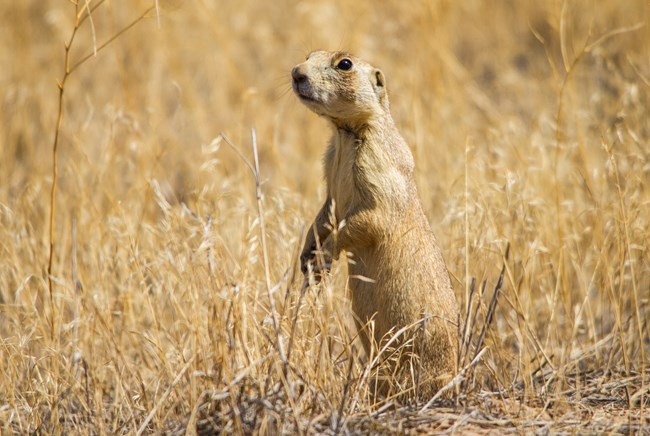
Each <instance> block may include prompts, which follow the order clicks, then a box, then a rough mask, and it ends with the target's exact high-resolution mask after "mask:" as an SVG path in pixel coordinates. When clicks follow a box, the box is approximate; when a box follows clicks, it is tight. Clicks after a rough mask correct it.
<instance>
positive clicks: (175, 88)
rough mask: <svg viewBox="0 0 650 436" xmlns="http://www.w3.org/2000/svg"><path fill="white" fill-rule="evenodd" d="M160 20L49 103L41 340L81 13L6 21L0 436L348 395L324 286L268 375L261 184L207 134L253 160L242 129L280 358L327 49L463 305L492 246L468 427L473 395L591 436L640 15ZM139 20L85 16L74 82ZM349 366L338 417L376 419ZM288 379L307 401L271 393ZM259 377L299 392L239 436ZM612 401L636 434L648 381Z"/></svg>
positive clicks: (287, 425)
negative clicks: (407, 165)
mask: <svg viewBox="0 0 650 436" xmlns="http://www.w3.org/2000/svg"><path fill="white" fill-rule="evenodd" d="M82 3H83V2H82ZM89 3H90V4H91V5H92V4H95V3H96V2H94V1H90V2H89ZM158 5H159V8H158V11H157V13H155V12H154V13H152V14H150V18H148V19H146V20H144V21H142V22H140V23H138V24H137V25H136V26H135V27H134V28H133V29H131V30H130V31H129V32H127V33H125V34H124V35H122V36H120V38H119V39H117V40H116V41H114V42H113V43H111V44H110V45H109V46H108V47H107V48H106V49H105V50H103V51H101V52H99V54H98V55H97V56H96V57H95V58H91V59H90V60H89V61H88V62H86V63H85V64H83V65H82V66H81V67H80V68H79V69H78V70H76V71H75V72H74V73H73V74H72V76H71V77H70V80H69V81H68V83H67V84H66V88H65V99H64V103H65V111H64V119H63V125H62V128H61V139H60V141H61V142H60V146H59V152H58V156H59V189H58V193H57V209H56V227H55V230H56V231H55V235H56V238H55V258H54V259H55V262H54V269H53V275H54V279H55V283H56V285H55V294H54V300H55V307H56V308H57V309H56V313H55V315H54V316H55V317H56V322H55V331H54V332H52V331H51V318H52V307H51V305H50V303H49V295H48V291H47V275H46V267H47V260H48V244H49V240H48V225H49V210H50V203H49V190H50V188H51V184H52V173H51V165H52V156H51V153H52V150H51V147H52V140H53V136H54V130H55V122H56V109H57V92H58V90H57V85H56V83H57V82H56V81H57V80H60V79H61V78H62V77H63V58H64V41H67V40H68V38H69V35H70V32H71V31H72V28H73V25H74V17H75V6H74V4H72V3H69V2H62V1H51V0H48V1H22V2H3V3H2V4H0V14H1V15H2V16H3V17H4V20H5V23H6V24H5V25H4V26H2V27H1V28H0V47H1V48H0V64H1V65H2V66H3V68H2V69H0V97H1V98H2V101H1V105H0V141H1V143H0V336H1V338H2V339H1V340H2V347H0V349H1V350H2V351H1V352H2V361H3V366H4V368H5V370H4V371H3V374H1V375H0V422H1V423H2V425H3V426H4V427H5V429H7V430H9V429H11V430H13V431H19V432H28V431H30V432H31V431H35V430H37V429H40V430H45V431H55V430H58V431H61V430H62V429H64V430H66V429H67V430H70V429H75V430H79V431H88V429H92V428H95V429H100V430H101V431H107V432H110V433H114V432H123V431H136V430H137V429H138V427H140V425H142V423H143V422H145V417H147V415H148V414H149V413H150V412H151V411H152V410H153V411H154V413H153V415H152V416H151V418H150V422H149V421H147V422H148V423H149V426H150V427H148V429H149V430H161V429H164V428H168V427H169V426H170V425H173V424H170V423H178V425H180V426H184V425H187V424H188V422H189V424H193V423H196V422H199V421H200V419H201V417H203V418H205V417H209V416H213V417H214V416H220V417H221V418H219V419H221V421H219V425H221V426H223V428H225V429H230V430H231V431H249V430H251V429H257V430H258V431H265V430H266V431H271V430H273V429H276V430H278V429H284V430H286V431H296V430H297V429H300V430H307V429H312V430H314V429H317V428H318V427H314V426H315V425H316V424H314V423H318V422H319V420H321V421H323V420H327V419H330V418H331V417H332V416H334V415H336V411H337V410H338V404H339V403H340V402H341V396H342V395H343V391H344V388H343V387H344V385H345V383H346V380H348V374H347V369H348V364H347V363H342V362H344V361H345V359H347V358H350V357H351V356H353V355H354V352H353V351H352V347H351V346H350V337H351V335H352V334H353V333H351V332H350V331H349V328H348V327H347V326H348V321H346V320H347V319H348V318H349V317H348V315H347V311H349V307H348V306H347V305H341V304H339V302H340V301H344V300H341V298H342V296H343V295H344V292H345V290H344V280H343V277H342V274H341V272H340V271H338V272H337V273H336V274H337V275H338V276H339V279H338V280H335V281H333V282H332V284H331V285H330V286H328V287H327V288H326V289H325V291H324V292H321V293H308V294H307V296H306V297H305V302H304V303H301V304H304V305H305V306H304V307H303V308H302V309H300V310H301V312H299V316H297V317H296V320H297V321H296V323H297V324H296V331H297V336H296V337H295V338H294V339H293V347H294V350H293V353H294V354H293V356H294V357H293V358H292V360H293V361H294V366H295V367H294V369H293V370H292V371H294V372H292V373H291V374H292V375H291V376H286V377H285V376H284V375H283V372H282V370H281V368H280V367H281V365H279V363H278V359H279V355H278V353H277V352H276V351H275V350H274V346H273V343H272V341H270V340H269V337H273V334H274V333H273V332H272V328H271V327H270V326H269V323H268V322H265V321H264V319H265V317H266V320H267V321H268V319H269V318H268V316H267V315H268V313H269V310H270V309H269V307H270V306H269V301H268V298H267V295H266V292H265V285H264V282H265V272H264V267H263V261H262V251H261V250H262V247H261V244H260V238H259V224H260V222H259V216H258V211H257V205H256V200H255V185H254V181H253V178H252V176H251V174H250V172H249V171H248V169H247V168H246V166H245V165H244V164H243V162H242V161H241V160H240V159H239V158H238V157H237V155H236V154H235V153H234V152H233V151H232V150H231V149H230V148H229V147H227V146H225V145H224V143H223V141H221V142H220V141H219V140H218V139H217V138H218V135H219V134H220V133H221V132H224V133H225V134H226V135H228V137H229V138H231V139H232V140H233V142H234V143H236V144H237V145H238V146H239V147H240V149H241V150H242V151H243V152H244V153H245V154H246V156H248V157H249V158H250V159H252V153H251V129H252V128H254V129H255V132H256V134H257V143H258V147H259V158H260V172H261V176H262V180H263V182H264V183H263V185H262V189H263V191H264V194H265V197H264V218H265V221H266V222H265V224H266V231H267V245H268V247H267V248H268V251H269V256H270V264H269V267H270V280H271V283H272V284H273V285H276V284H278V285H279V288H278V289H279V290H278V291H277V292H276V293H275V299H276V300H277V304H278V314H279V315H278V316H279V322H280V330H281V335H282V337H283V338H284V339H285V340H286V339H287V338H288V337H289V336H290V332H291V326H292V319H293V314H294V313H295V311H296V307H298V302H297V301H298V293H299V285H300V280H298V281H297V282H296V283H294V282H293V281H292V279H291V274H290V272H291V271H290V267H291V266H294V265H295V253H296V250H297V247H298V246H299V245H300V243H301V241H300V234H301V229H302V228H303V226H304V225H308V224H309V223H310V222H311V219H312V218H313V215H314V214H315V212H316V211H317V209H318V206H319V204H320V203H321V202H322V200H323V195H324V192H323V186H322V182H321V180H322V177H321V168H320V156H321V154H322V152H323V151H324V147H325V143H326V140H327V136H328V127H327V125H326V123H325V122H324V121H323V120H320V119H318V118H317V117H316V116H314V115H313V114H312V113H311V112H309V111H308V110H306V109H305V108H304V107H302V106H301V105H300V103H299V102H298V101H297V100H296V99H295V97H294V96H293V94H292V92H291V87H290V76H289V71H290V69H291V68H292V66H293V65H295V64H297V63H299V62H301V61H302V59H304V57H305V55H306V54H307V53H308V52H309V51H311V50H315V49H329V50H338V49H345V50H348V51H351V52H353V53H355V54H357V55H359V56H360V57H363V58H364V59H366V60H368V61H370V62H371V63H373V64H374V65H376V66H378V67H379V68H381V69H382V70H383V71H384V73H385V75H386V77H387V84H388V90H389V96H390V100H391V107H392V113H393V116H394V118H395V120H396V123H397V125H398V126H399V128H400V131H401V133H402V135H403V136H404V137H405V139H406V140H407V142H408V143H409V144H410V146H411V149H412V151H413V153H414V155H415V157H416V177H417V183H418V188H419V191H420V196H421V198H422V202H423V205H424V208H425V211H426V213H427V215H428V217H429V218H430V222H431V225H432V228H433V230H434V232H435V233H436V234H437V236H438V239H439V240H440V241H441V244H442V246H443V251H444V253H445V256H446V259H447V262H448V266H449V269H450V271H451V273H452V275H453V277H454V286H455V288H456V290H457V295H458V298H459V301H460V302H461V304H462V305H463V306H465V305H466V303H467V290H468V283H469V280H470V278H471V277H476V278H477V279H478V280H479V282H481V281H483V280H487V282H488V284H489V286H488V288H491V287H493V285H494V282H495V281H496V279H497V277H498V273H499V270H500V268H501V264H502V263H503V261H504V259H503V255H504V252H505V247H506V244H507V243H510V247H511V248H510V256H509V258H508V259H507V261H506V266H507V268H506V280H505V286H504V294H503V296H502V299H501V301H500V302H499V308H498V310H497V316H496V319H495V324H494V325H493V329H492V332H491V333H490V335H489V337H488V345H489V347H490V349H489V351H488V353H487V355H486V358H485V359H484V362H483V364H482V366H481V369H480V370H479V371H478V373H477V377H476V379H475V383H474V384H473V385H472V386H471V387H469V388H467V389H466V390H465V394H466V397H464V398H466V399H467V401H469V402H470V403H471V404H473V405H474V406H475V407H479V408H480V407H481V406H479V405H477V404H479V403H478V402H474V403H472V402H471V401H473V400H472V398H475V397H472V395H478V393H480V392H482V391H499V392H500V393H501V394H500V395H501V397H502V398H516V399H519V400H520V401H522V402H523V403H525V404H527V405H528V406H530V407H542V406H543V409H544V410H543V411H542V412H543V413H550V412H549V411H548V409H549V408H550V406H549V404H553V407H554V409H553V410H554V412H553V413H551V415H550V417H549V419H551V418H554V419H555V418H557V417H558V416H564V415H563V414H565V413H569V412H571V413H574V412H575V413H577V416H578V418H576V419H577V423H578V424H577V425H578V426H579V425H581V424H584V425H587V424H586V422H587V420H586V418H585V416H586V415H585V414H584V410H578V411H576V410H577V409H576V407H578V406H576V405H575V404H576V399H579V398H580V397H581V395H587V391H585V389H586V386H587V385H588V383H587V381H586V380H582V381H580V380H581V379H580V374H588V373H589V374H590V373H595V372H598V374H599V375H598V377H599V378H598V380H601V381H602V382H603V383H604V382H605V381H607V382H610V383H611V382H612V380H614V381H616V380H619V381H620V380H631V377H633V375H634V374H645V373H646V371H645V370H646V367H647V359H648V356H647V354H648V352H649V351H650V340H649V336H648V324H647V320H648V319H649V318H650V302H649V299H650V252H649V248H648V247H649V246H650V230H649V229H650V144H649V140H650V117H649V116H648V108H649V107H650V26H649V25H648V24H649V19H650V5H649V4H648V3H647V2H644V1H642V0H629V1H626V2H619V1H615V0H611V1H609V0H607V1H605V0H603V1H584V0H579V1H570V2H563V1H559V0H548V1H544V2H537V1H520V2H514V1H506V0H503V1H499V2H489V3H488V2H480V1H472V0H468V1H463V2H454V1H448V0H438V1H416V2H399V1H387V2H383V3H381V4H378V3H377V2H370V1H356V2H344V1H314V2H295V1H285V0H281V1H277V2H267V3H260V2H254V1H248V0H240V1H237V2H234V1H221V2H209V1H199V2H192V3H191V4H189V3H186V2H180V1H163V0H161V1H159V2H158ZM149 6H151V2H146V1H140V0H138V1H132V2H126V1H118V0H113V1H109V2H106V3H105V4H103V5H102V6H100V7H99V8H98V9H97V10H96V11H95V12H93V14H92V20H87V21H86V22H85V23H84V25H83V27H82V28H81V30H80V33H79V35H78V37H77V39H76V41H75V44H74V45H73V47H72V49H71V56H72V60H73V63H74V62H75V60H77V59H80V58H81V57H82V56H84V55H86V54H88V53H91V52H92V50H93V46H94V45H99V44H102V43H103V42H104V41H107V40H108V39H109V38H110V37H111V36H112V35H114V34H115V33H116V32H118V31H119V30H120V29H122V28H123V27H124V26H126V25H127V24H128V23H130V22H131V21H132V20H133V19H134V18H136V17H137V16H138V15H139V14H140V13H142V11H144V10H145V9H146V8H147V7H149ZM94 41H96V42H95V43H94ZM285 290H286V292H285ZM255 295H258V296H259V297H258V299H257V301H255V300H254V296H255ZM483 311H484V306H481V307H479V313H483ZM479 318H480V316H479ZM324 344H325V345H324ZM333 344H338V345H337V346H334V345H333ZM337 347H338V348H337ZM327 350H329V351H327ZM333 350H343V351H340V352H341V353H343V354H342V356H343V357H341V355H338V357H337V356H336V354H337V353H338V351H337V352H334V351H333ZM332 353H334V355H332ZM346 356H347V357H346ZM335 357H336V358H335ZM187 362H189V363H187ZM186 365H187V367H186ZM183 368H185V369H183ZM352 368H353V372H352V374H353V376H354V377H353V379H354V380H357V384H356V385H355V386H356V387H355V389H357V394H358V401H357V400H355V401H354V402H352V404H350V403H347V404H345V401H344V402H343V403H344V405H345V407H343V406H341V407H342V409H341V410H343V412H344V413H345V414H348V415H350V416H353V415H354V414H357V413H362V414H363V413H366V412H368V411H371V410H376V407H379V406H377V405H375V404H373V402H372V401H371V400H370V399H369V397H368V395H366V394H367V392H366V391H365V390H364V389H366V388H365V387H364V386H365V385H364V384H363V383H362V382H361V381H358V377H360V376H361V374H362V372H363V369H364V366H363V359H362V358H361V359H360V360H355V364H354V365H353V367H352ZM179 374H180V375H179ZM242 374H245V376H244V375H242ZM177 375H179V377H180V378H179V379H178V380H177V381H176V382H174V380H175V379H176V378H177ZM542 375H543V377H542ZM540 377H542V378H541V379H540ZM594 377H595V376H594ZM246 380H247V381H246ZM296 380H299V381H300V383H303V384H304V385H305V386H307V387H308V388H307V391H309V392H311V393H312V396H311V397H309V398H307V397H308V396H307V395H305V396H300V395H297V394H296V396H295V397H292V395H293V394H291V395H290V394H289V392H293V391H292V389H293V384H292V383H293V382H295V381H296ZM590 380H591V379H590ZM242 383H244V384H245V386H246V389H244V387H241V386H242ZM275 383H280V384H281V385H282V386H284V388H283V389H286V395H287V398H291V401H292V402H293V403H292V404H293V405H292V407H291V412H290V413H289V412H286V413H284V414H282V413H279V412H277V410H275V411H273V410H266V409H264V410H263V411H261V412H260V411H258V416H259V417H260V418H259V419H258V420H256V421H254V424H250V423H248V424H247V423H246V420H245V419H243V418H237V417H236V415H237V413H235V412H234V410H236V407H235V406H234V404H236V403H237V402H238V401H239V402H240V403H241V402H242V401H244V400H241V398H242V397H241V392H243V391H246V392H248V394H247V395H249V397H251V398H252V396H254V395H253V394H251V393H250V391H251V389H252V390H253V391H256V392H258V395H259V396H260V397H263V396H264V395H267V390H268V389H270V388H269V387H270V386H271V387H272V386H274V385H275ZM621 383H622V384H620V386H619V385H617V386H619V387H621V386H623V387H625V390H624V391H622V390H614V388H612V390H610V391H608V393H607V395H609V396H610V397H612V398H615V399H616V401H619V402H620V404H622V406H621V408H622V410H624V411H626V412H625V413H626V414H628V415H627V416H628V417H629V416H638V413H639V411H638V408H639V407H642V405H643V404H644V401H643V398H644V395H645V398H647V396H648V393H647V389H648V379H647V377H646V376H645V375H643V376H642V377H641V381H640V384H637V385H627V384H625V383H623V382H621ZM170 386H173V387H170ZM234 386H238V389H239V388H241V389H240V390H241V392H240V397H235V394H234V393H233V392H234V391H235V389H234ZM251 386H253V387H254V388H253V387H251ZM167 389H169V392H168V396H165V395H163V394H164V393H165V392H166V390H167ZM617 389H618V388H617ZM280 390H281V391H282V389H280ZM215 392H217V393H218V392H222V393H223V395H226V397H227V398H230V401H231V402H230V403H228V401H227V400H215V398H220V397H218V395H217V394H215ZM282 392H284V391H282ZM364 392H366V394H364ZM590 392H591V391H590ZM644 392H645V393H644ZM276 393H277V392H276ZM215 395H216V397H215ZM278 395H279V394H278ZM635 395H636V396H635ZM249 397H246V398H249ZM283 398H285V397H283ZM285 400H286V398H285V399H284V400H283V401H285ZM286 401H288V400H286ZM244 402H245V401H244ZM283 404H284V403H283ZM508 404H509V403H508ZM577 404H580V403H579V401H578V403H577ZM616 404H619V403H616ZM373 407H374V408H375V409H373ZM644 407H647V405H646V406H644ZM578 409H579V407H578ZM542 412H540V413H542ZM500 413H503V414H505V415H508V416H521V413H523V412H522V411H521V408H517V407H514V406H513V407H510V406H508V407H504V409H503V410H502V411H501V412H500ZM581 413H582V414H581ZM635 413H637V415H635ZM641 413H642V411H641ZM317 416H318V417H319V418H313V420H312V421H310V419H312V417H317ZM538 416H541V415H538ZM328 417H329V418H328ZM238 419H239V421H238ZM565 421H566V420H565ZM328 422H329V421H328ZM251 425H252V427H251ZM646 425H648V424H647V422H646ZM274 426H275V427H274ZM291 426H293V427H291Z"/></svg>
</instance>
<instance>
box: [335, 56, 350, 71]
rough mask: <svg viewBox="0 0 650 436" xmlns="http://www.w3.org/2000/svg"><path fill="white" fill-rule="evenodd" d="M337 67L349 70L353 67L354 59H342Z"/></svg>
mask: <svg viewBox="0 0 650 436" xmlns="http://www.w3.org/2000/svg"><path fill="white" fill-rule="evenodd" d="M336 68H338V69H339V70H343V71H347V70H349V69H350V68H352V61H351V60H350V59H341V61H340V62H339V63H338V65H337V66H336Z"/></svg>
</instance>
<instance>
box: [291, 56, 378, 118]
mask: <svg viewBox="0 0 650 436" xmlns="http://www.w3.org/2000/svg"><path fill="white" fill-rule="evenodd" d="M291 77H292V79H293V80H292V85H293V90H294V92H295V93H296V95H297V96H298V98H299V99H300V101H302V102H303V103H304V104H305V105H306V106H307V107H308V108H309V109H311V110H312V111H314V112H315V113H317V114H318V115H322V116H324V117H327V118H329V119H330V120H332V121H333V122H334V123H335V124H349V125H356V124H363V123H365V122H367V121H368V120H369V119H370V118H373V117H376V116H378V115H380V114H384V113H386V112H388V96H387V94H386V81H385V79H384V73H382V72H381V70H379V69H377V68H374V67H373V66H372V65H370V64H368V63H367V62H365V61H363V60H361V59H359V58H357V57H355V56H352V55H351V54H349V53H346V52H328V51H315V52H312V53H310V54H309V55H308V56H307V59H306V60H305V62H303V63H301V64H298V65H296V66H295V67H294V68H293V70H292V71H291Z"/></svg>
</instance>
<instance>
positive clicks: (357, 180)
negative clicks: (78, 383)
mask: <svg viewBox="0 0 650 436" xmlns="http://www.w3.org/2000/svg"><path fill="white" fill-rule="evenodd" d="M344 59H347V60H349V61H350V62H351V64H352V67H351V68H350V69H348V70H345V67H346V66H347V64H345V63H343V64H341V61H342V60H344ZM342 67H343V68H342ZM292 77H293V88H294V91H295V92H296V94H297V95H298V97H299V98H300V100H301V101H302V102H303V103H304V104H305V105H307V106H308V107H309V108H310V109H311V110H312V111H314V112H316V113H317V114H319V115H321V116H323V117H325V118H327V119H328V120H329V121H330V122H331V123H332V125H333V130H334V133H333V135H332V138H331V140H330V143H329V147H328V149H327V152H326V154H325V162H324V171H325V179H326V181H327V193H328V197H327V200H326V201H325V204H324V205H323V207H322V208H321V210H320V212H319V213H318V215H317V217H316V219H315V221H314V224H313V231H310V232H308V235H307V238H306V240H305V245H304V249H303V252H302V255H301V262H302V267H303V272H305V273H307V270H308V268H307V265H308V264H309V263H312V265H314V259H315V250H316V247H317V244H316V240H317V239H318V240H319V244H320V243H322V247H323V251H324V252H325V253H326V255H328V256H331V257H332V258H334V259H337V258H338V257H339V254H340V252H341V251H345V252H348V253H350V254H349V258H350V261H349V265H348V272H349V276H350V278H349V288H350V292H351V296H352V307H353V309H354V312H355V314H356V316H357V323H358V326H359V327H360V328H363V327H364V326H366V325H367V324H368V323H369V322H370V321H371V320H374V338H372V339H374V341H376V343H377V344H380V346H381V345H382V344H383V343H385V342H386V340H387V339H388V338H390V336H391V335H392V333H395V332H396V331H397V330H399V329H400V328H402V327H404V326H407V325H414V327H413V328H411V329H409V331H408V334H406V335H403V337H402V338H401V340H400V341H399V342H398V343H399V344H404V343H405V341H407V340H412V342H411V343H412V344H413V346H412V347H410V348H409V347H408V346H407V347H406V348H407V350H406V351H407V354H408V355H410V356H411V357H416V358H415V359H409V358H405V357H402V358H401V359H400V360H399V362H400V363H399V364H398V365H397V366H395V365H390V364H389V365H387V366H388V371H389V372H390V373H394V374H396V375H397V377H396V381H397V383H398V384H400V389H403V388H407V389H410V390H411V392H413V391H414V390H415V389H414V386H415V385H414V383H413V381H414V380H417V379H419V381H420V385H419V388H418V397H419V399H421V400H426V399H428V398H430V397H431V396H433V395H434V394H435V393H436V392H437V391H438V390H439V389H440V388H441V387H442V386H444V384H445V383H446V382H448V381H449V379H450V378H451V377H452V376H453V374H454V372H455V370H456V354H457V349H458V344H457V326H456V321H457V314H458V307H457V303H456V299H455V296H454V292H453V290H452V287H451V283H450V281H449V274H448V272H447V268H446V266H445V263H444V260H443V257H442V253H441V251H440V248H439V247H438V243H437V241H436V238H435V237H434V235H433V233H432V232H431V229H430V228H429V224H428V222H427V220H426V217H425V215H424V213H423V211H422V207H421V204H420V199H419V197H418V193H417V189H416V186H415V182H414V179H413V167H414V163H413V156H412V155H411V152H410V150H409V147H408V146H407V144H406V143H405V141H404V139H402V137H401V136H400V134H399V132H398V131H397V128H396V127H395V125H394V123H393V119H392V117H391V115H390V111H389V104H388V96H387V94H386V88H385V79H384V75H383V73H382V72H381V71H380V70H378V69H376V68H374V67H372V66H371V65H369V64H368V63H366V62H364V61H362V60H361V59H358V58H356V57H354V56H351V55H350V54H348V53H341V52H325V51H318V52H313V53H311V54H310V55H309V56H308V57H307V60H306V61H305V62H303V63H301V64H299V65H297V66H296V67H295V68H294V69H293V71H292ZM332 205H334V207H332ZM332 210H333V211H334V218H335V222H336V223H342V224H343V225H342V227H341V228H340V230H339V231H338V232H331V226H330V225H329V223H330V213H331V211H332ZM425 317H426V321H425V322H424V323H423V322H422V320H423V318H425ZM422 326H425V328H426V334H425V335H422V331H423V330H422ZM366 331H368V330H366ZM362 338H363V343H364V347H365V348H366V351H367V352H369V351H370V347H371V338H369V337H368V336H367V335H366V336H363V335H362ZM420 368H421V370H420ZM418 371H420V372H419V376H417V375H415V376H414V374H418ZM405 380H406V382H405ZM381 389H382V390H383V393H384V394H387V393H388V392H389V388H388V385H387V384H385V383H384V384H383V385H382V386H381Z"/></svg>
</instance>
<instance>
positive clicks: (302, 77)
mask: <svg viewBox="0 0 650 436" xmlns="http://www.w3.org/2000/svg"><path fill="white" fill-rule="evenodd" d="M291 77H292V78H293V81H294V82H296V83H301V82H304V81H306V80H307V75H306V74H304V73H303V72H302V71H301V70H300V66H297V67H294V68H293V70H291Z"/></svg>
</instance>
